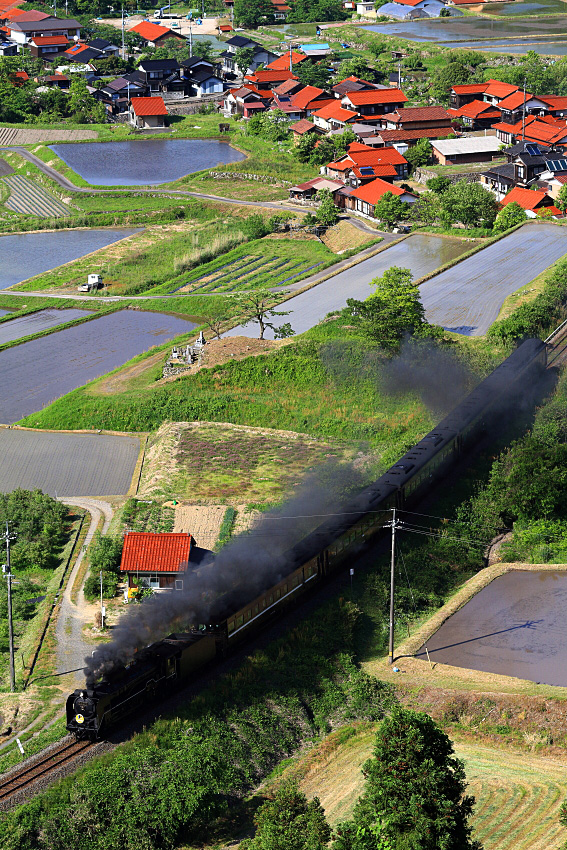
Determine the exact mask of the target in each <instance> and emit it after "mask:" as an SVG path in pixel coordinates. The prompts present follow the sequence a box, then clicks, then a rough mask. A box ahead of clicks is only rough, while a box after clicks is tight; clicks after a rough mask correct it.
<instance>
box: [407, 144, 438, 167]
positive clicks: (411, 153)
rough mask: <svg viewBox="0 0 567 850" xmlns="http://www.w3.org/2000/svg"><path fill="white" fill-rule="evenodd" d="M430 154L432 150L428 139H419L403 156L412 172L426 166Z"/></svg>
mask: <svg viewBox="0 0 567 850" xmlns="http://www.w3.org/2000/svg"><path fill="white" fill-rule="evenodd" d="M432 152H433V148H432V147H431V142H430V141H429V139H419V140H418V141H417V142H416V144H415V145H412V147H411V148H408V149H407V151H406V152H405V154H404V156H405V158H406V159H407V161H408V162H409V164H410V165H411V167H412V171H413V170H414V169H415V168H419V167H420V165H427V163H428V162H429V160H430V159H431V154H432Z"/></svg>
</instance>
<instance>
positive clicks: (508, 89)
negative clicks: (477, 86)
mask: <svg viewBox="0 0 567 850" xmlns="http://www.w3.org/2000/svg"><path fill="white" fill-rule="evenodd" d="M515 91H518V86H512V85H510V83H501V82H500V80H488V84H487V86H486V88H485V90H484V93H485V94H487V95H489V96H490V97H501V98H505V97H508V96H509V95H511V94H514V92H515Z"/></svg>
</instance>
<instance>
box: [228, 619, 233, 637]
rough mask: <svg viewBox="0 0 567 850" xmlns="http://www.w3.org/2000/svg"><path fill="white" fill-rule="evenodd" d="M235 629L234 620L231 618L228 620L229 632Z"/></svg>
mask: <svg viewBox="0 0 567 850" xmlns="http://www.w3.org/2000/svg"><path fill="white" fill-rule="evenodd" d="M233 631H234V620H229V621H228V633H229V634H230V633H231V632H233Z"/></svg>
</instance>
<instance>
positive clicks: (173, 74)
mask: <svg viewBox="0 0 567 850" xmlns="http://www.w3.org/2000/svg"><path fill="white" fill-rule="evenodd" d="M138 71H140V72H141V73H142V74H144V77H145V83H146V85H147V86H148V87H149V89H150V91H156V92H169V91H177V92H179V91H180V92H183V91H184V89H185V82H184V80H182V79H181V65H180V64H179V62H178V61H177V59H142V61H141V62H140V64H139V65H138Z"/></svg>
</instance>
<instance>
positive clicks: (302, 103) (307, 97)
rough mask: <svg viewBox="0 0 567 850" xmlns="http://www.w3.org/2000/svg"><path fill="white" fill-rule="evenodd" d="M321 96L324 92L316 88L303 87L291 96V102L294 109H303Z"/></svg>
mask: <svg viewBox="0 0 567 850" xmlns="http://www.w3.org/2000/svg"><path fill="white" fill-rule="evenodd" d="M322 94H325V92H324V91H323V89H320V88H317V86H305V88H302V89H301V91H298V92H297V94H294V95H292V96H291V102H292V104H293V106H294V107H295V108H296V109H305V108H306V107H307V104H308V103H311V101H312V100H316V98H318V97H320V96H321V95H322ZM321 105H322V104H321Z"/></svg>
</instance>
